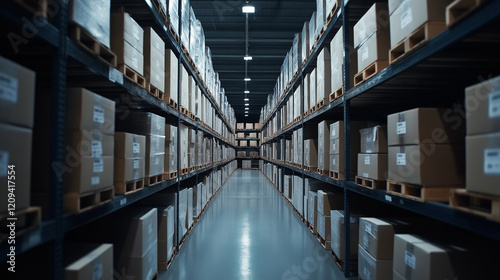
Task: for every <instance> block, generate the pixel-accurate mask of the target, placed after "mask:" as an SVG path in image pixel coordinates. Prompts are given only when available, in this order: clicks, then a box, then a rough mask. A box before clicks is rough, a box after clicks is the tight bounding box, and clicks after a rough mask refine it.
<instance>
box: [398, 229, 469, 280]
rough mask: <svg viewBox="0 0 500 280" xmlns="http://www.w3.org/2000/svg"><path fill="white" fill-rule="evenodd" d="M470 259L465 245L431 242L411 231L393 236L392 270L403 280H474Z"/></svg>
mask: <svg viewBox="0 0 500 280" xmlns="http://www.w3.org/2000/svg"><path fill="white" fill-rule="evenodd" d="M471 261H473V260H471V259H470V254H469V252H468V250H466V249H464V248H460V247H457V246H454V247H448V246H444V245H441V244H435V243H430V242H428V241H425V240H423V239H422V238H420V237H418V236H415V235H411V234H396V235H395V236H394V262H393V272H394V275H395V274H399V276H400V277H402V276H404V277H403V279H406V280H413V279H415V280H417V279H430V280H433V279H436V280H437V279H475V278H476V276H477V275H475V274H472V273H471V271H473V270H474V269H472V268H474V266H470V265H469V263H470V262H471ZM395 279H396V278H395Z"/></svg>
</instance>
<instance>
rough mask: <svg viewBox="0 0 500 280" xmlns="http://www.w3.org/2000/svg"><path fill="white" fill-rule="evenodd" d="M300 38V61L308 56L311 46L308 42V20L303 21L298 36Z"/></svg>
mask: <svg viewBox="0 0 500 280" xmlns="http://www.w3.org/2000/svg"><path fill="white" fill-rule="evenodd" d="M300 38H301V46H300V50H301V59H302V61H300V63H302V62H303V61H305V60H306V58H307V57H309V50H310V48H311V45H310V44H309V22H308V21H306V22H304V26H303V27H302V34H301V36H300Z"/></svg>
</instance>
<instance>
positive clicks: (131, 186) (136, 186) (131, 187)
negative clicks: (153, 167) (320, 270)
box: [115, 179, 144, 195]
mask: <svg viewBox="0 0 500 280" xmlns="http://www.w3.org/2000/svg"><path fill="white" fill-rule="evenodd" d="M143 188H144V179H140V180H134V181H129V182H115V194H120V195H123V194H129V193H133V192H136V191H139V190H142V189H143Z"/></svg>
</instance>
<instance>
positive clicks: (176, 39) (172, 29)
mask: <svg viewBox="0 0 500 280" xmlns="http://www.w3.org/2000/svg"><path fill="white" fill-rule="evenodd" d="M167 27H168V30H169V31H170V33H172V36H173V37H174V39H175V41H176V42H177V43H179V42H180V39H179V35H178V34H177V33H176V32H175V30H174V28H173V26H172V25H171V24H170V23H169V24H167Z"/></svg>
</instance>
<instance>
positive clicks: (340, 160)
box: [329, 151, 358, 175]
mask: <svg viewBox="0 0 500 280" xmlns="http://www.w3.org/2000/svg"><path fill="white" fill-rule="evenodd" d="M357 158H358V155H357V154H354V153H352V151H351V159H350V164H351V166H350V171H351V173H352V174H356V170H357V169H358V164H357ZM344 162H345V157H344V153H343V152H342V153H341V154H337V155H330V164H329V165H330V171H335V172H340V173H342V174H345V166H344ZM352 174H351V175H352Z"/></svg>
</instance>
